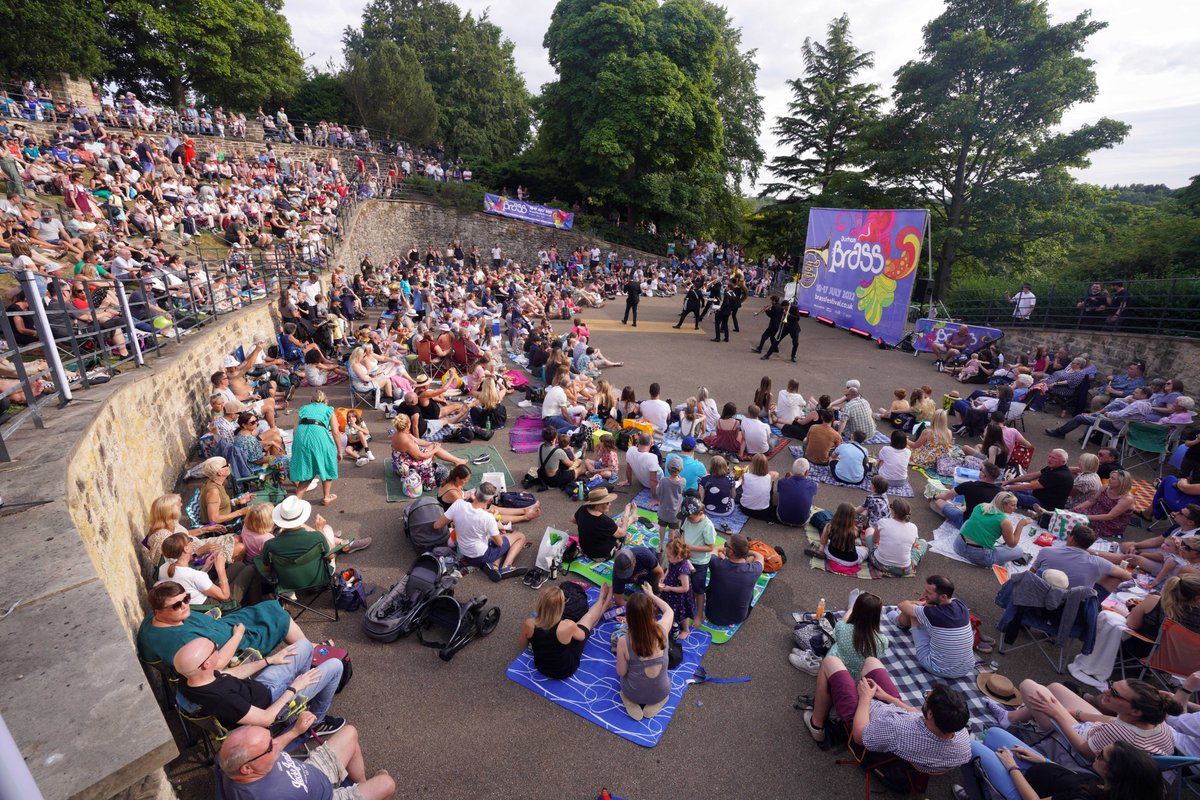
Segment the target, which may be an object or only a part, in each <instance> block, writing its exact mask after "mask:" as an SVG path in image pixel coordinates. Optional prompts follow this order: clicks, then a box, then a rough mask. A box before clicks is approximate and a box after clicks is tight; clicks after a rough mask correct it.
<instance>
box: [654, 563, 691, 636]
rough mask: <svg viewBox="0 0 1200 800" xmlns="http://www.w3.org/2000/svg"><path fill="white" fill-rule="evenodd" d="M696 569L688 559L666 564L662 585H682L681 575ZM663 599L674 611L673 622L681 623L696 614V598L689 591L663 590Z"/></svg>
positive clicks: (689, 573)
mask: <svg viewBox="0 0 1200 800" xmlns="http://www.w3.org/2000/svg"><path fill="white" fill-rule="evenodd" d="M695 571H696V568H695V567H694V566H693V565H692V562H691V561H689V560H688V559H686V558H685V559H683V560H681V561H677V562H675V563H674V564H670V563H668V564H667V574H666V575H665V576H664V577H663V585H664V586H682V585H683V580H682V578H683V576H684V575H689V576H690V575H691V574H692V573H693V572H695ZM662 599H663V601H664V602H665V603H666V604H667V605H669V606H670V607H671V610H672V611H674V612H675V624H676V625H682V623H683V621H684V620H685V619H691V618H692V617H694V616H696V600H695V596H694V595H693V594H692V593H691V592H663V593H662Z"/></svg>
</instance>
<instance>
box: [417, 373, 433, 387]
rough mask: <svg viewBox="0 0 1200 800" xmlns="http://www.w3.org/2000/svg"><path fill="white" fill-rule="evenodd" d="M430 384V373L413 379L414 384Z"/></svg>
mask: <svg viewBox="0 0 1200 800" xmlns="http://www.w3.org/2000/svg"><path fill="white" fill-rule="evenodd" d="M429 384H430V380H429V376H428V375H418V376H417V379H416V380H414V381H413V386H428V385H429Z"/></svg>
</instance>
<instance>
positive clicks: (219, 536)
mask: <svg viewBox="0 0 1200 800" xmlns="http://www.w3.org/2000/svg"><path fill="white" fill-rule="evenodd" d="M182 518H183V498H182V497H180V496H179V495H177V494H174V493H171V494H163V495H159V496H158V497H156V498H154V500H153V501H152V502H151V503H150V519H149V521H148V522H147V523H146V529H147V530H148V534H147V535H146V538H145V539H143V540H142V544H143V545H144V546H145V547H146V549H147V550H149V551H150V566H152V567H153V568H154V569H158V565H159V562H161V561H162V543H163V542H164V541H166V538H167V537H168V536H170V535H172V534H175V533H186V534H187V535H188V536H190V537H192V542H193V543H194V544H195V546H196V551H195V552H196V555H206V554H208V553H212V552H222V553H224V554H225V560H226V561H234V560H236V559H239V558H241V557H242V554H243V553H244V552H245V550H244V548H243V547H242V543H241V541H240V540H239V539H238V536H237V534H236V533H228V532H227V529H226V528H225V526H224V525H221V524H218V523H212V524H209V525H201V526H200V527H199V528H192V529H191V530H189V529H187V528H185V527H183V525H182V524H181V523H180V520H181V519H182ZM202 537H203V538H202Z"/></svg>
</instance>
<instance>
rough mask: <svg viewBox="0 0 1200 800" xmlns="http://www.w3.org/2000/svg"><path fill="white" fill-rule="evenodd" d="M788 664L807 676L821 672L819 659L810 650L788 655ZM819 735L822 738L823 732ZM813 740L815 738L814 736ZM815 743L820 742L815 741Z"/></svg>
mask: <svg viewBox="0 0 1200 800" xmlns="http://www.w3.org/2000/svg"><path fill="white" fill-rule="evenodd" d="M788 663H789V664H791V665H792V666H793V667H795V668H796V669H798V670H800V671H801V672H807V673H808V674H809V675H816V674H817V673H818V672H820V670H821V659H820V658H818V657H817V655H816V653H814V652H813V651H812V650H805V651H803V652H801V653H796V652H792V653H791V654H790V655H788ZM810 730H811V729H810ZM821 735H822V738H824V731H822V732H821ZM814 738H816V737H815V736H814ZM817 741H821V740H820V739H817Z"/></svg>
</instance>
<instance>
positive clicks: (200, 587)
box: [158, 561, 215, 606]
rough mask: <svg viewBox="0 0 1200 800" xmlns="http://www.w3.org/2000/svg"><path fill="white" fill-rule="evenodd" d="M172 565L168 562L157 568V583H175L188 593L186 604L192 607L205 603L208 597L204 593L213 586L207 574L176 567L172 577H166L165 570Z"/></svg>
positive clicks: (189, 568) (171, 562)
mask: <svg viewBox="0 0 1200 800" xmlns="http://www.w3.org/2000/svg"><path fill="white" fill-rule="evenodd" d="M173 563H174V562H173V561H168V562H166V563H165V564H163V565H162V566H161V567H159V568H158V583H162V582H163V581H175V582H176V583H178V584H179V585H180V586H182V587H183V588H184V590H185V591H186V592H187V593H188V603H190V604H191V605H194V606H198V605H203V604H204V603H207V602H208V595H206V594H205V592H207V591H208V590H209V589H211V588H213V586H214V585H215V584H214V583H213V582H212V578H210V577H208V573H205V572H201V571H200V570H198V569H193V568H192V567H176V568H175V574H174V575H167V570H168V569H169V568H170V566H171V564H173Z"/></svg>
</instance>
